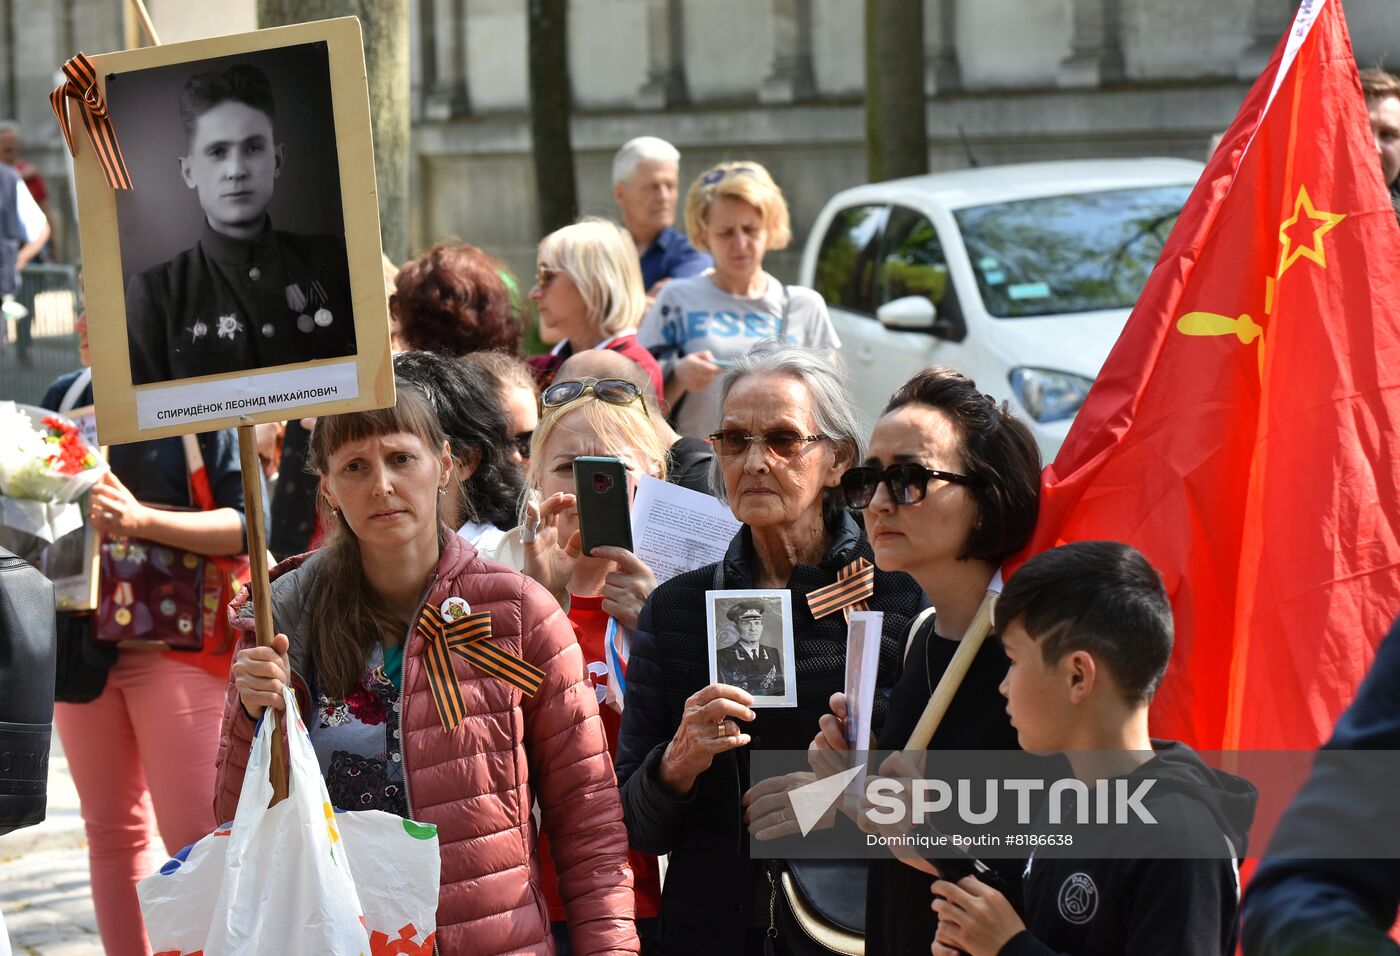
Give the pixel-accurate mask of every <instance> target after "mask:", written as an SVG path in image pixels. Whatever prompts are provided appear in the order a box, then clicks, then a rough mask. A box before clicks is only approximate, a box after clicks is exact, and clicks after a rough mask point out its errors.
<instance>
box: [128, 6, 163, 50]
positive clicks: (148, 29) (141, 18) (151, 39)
mask: <svg viewBox="0 0 1400 956" xmlns="http://www.w3.org/2000/svg"><path fill="white" fill-rule="evenodd" d="M131 8H132V10H133V11H134V12H135V13H136V22H137V23H139V24H140V25H141V32H142V33H144V34H146V42H147V43H149V44H150V45H151V46H160V37H159V36H158V35H157V34H156V25H155V23H153V22H152V21H151V14H150V11H148V10H147V9H146V0H131Z"/></svg>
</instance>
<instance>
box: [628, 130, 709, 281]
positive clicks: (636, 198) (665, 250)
mask: <svg viewBox="0 0 1400 956" xmlns="http://www.w3.org/2000/svg"><path fill="white" fill-rule="evenodd" d="M680 162H681V154H680V153H679V152H678V151H677V150H676V147H674V146H672V145H671V144H670V143H668V142H666V141H665V140H664V139H658V138H656V137H655V136H638V137H637V138H636V139H632V140H628V141H627V142H626V143H624V144H623V146H622V148H621V149H619V150H618V151H617V155H616V156H614V157H613V166H612V178H613V199H615V200H617V207H618V209H619V210H620V211H621V213H622V224H623V225H624V226H626V227H627V232H628V233H629V234H630V235H631V236H632V241H633V242H634V243H636V244H637V255H638V256H640V257H641V263H642V285H643V286H645V287H646V290H647V305H648V306H650V305H651V303H652V302H654V301H655V299H656V294H657V293H658V292H659V291H661V287H662V286H663V285H665V284H666V283H667V282H669V281H670V280H672V279H682V278H685V277H686V276H693V275H699V274H700V273H701V272H704V271H705V270H706V269H708V268H709V267H710V266H712V265H714V260H712V259H711V258H710V257H709V256H707V255H706V254H705V253H703V252H697V251H696V250H695V248H694V247H692V246H691V244H690V240H688V239H687V238H686V237H685V234H684V233H681V232H678V231H677V230H675V229H673V228H671V224H672V223H674V222H675V221H676V199H677V198H678V196H679V194H680Z"/></svg>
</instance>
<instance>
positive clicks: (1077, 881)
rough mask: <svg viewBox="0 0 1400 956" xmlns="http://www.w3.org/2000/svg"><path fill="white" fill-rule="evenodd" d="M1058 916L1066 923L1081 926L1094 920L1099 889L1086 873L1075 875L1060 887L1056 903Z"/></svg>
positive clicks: (1097, 906) (1097, 907) (1097, 905)
mask: <svg viewBox="0 0 1400 956" xmlns="http://www.w3.org/2000/svg"><path fill="white" fill-rule="evenodd" d="M1056 902H1057V903H1058V904H1059V907H1060V916H1062V917H1063V918H1064V920H1065V922H1067V923H1073V924H1074V925H1075V926H1083V925H1084V924H1085V923H1087V922H1089V920H1091V919H1093V918H1094V914H1095V913H1096V912H1098V909H1099V888H1098V887H1097V886H1095V885H1094V881H1093V880H1092V879H1090V877H1089V874H1088V873H1075V874H1073V875H1071V876H1070V877H1069V878H1068V879H1066V880H1065V882H1064V883H1063V884H1062V885H1061V886H1060V895H1059V898H1058V900H1057V901H1056Z"/></svg>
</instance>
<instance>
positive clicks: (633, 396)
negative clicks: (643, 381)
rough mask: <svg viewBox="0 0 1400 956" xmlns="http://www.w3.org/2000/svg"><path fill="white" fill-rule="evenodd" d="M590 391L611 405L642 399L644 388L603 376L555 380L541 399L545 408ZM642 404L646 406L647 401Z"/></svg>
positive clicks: (563, 403) (567, 402) (565, 403)
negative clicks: (563, 380) (590, 378)
mask: <svg viewBox="0 0 1400 956" xmlns="http://www.w3.org/2000/svg"><path fill="white" fill-rule="evenodd" d="M589 392H592V393H593V397H594V398H597V399H599V400H600V401H604V402H607V403H608V404H609V405H630V404H632V403H633V402H637V401H642V390H641V389H640V388H638V387H637V386H635V385H633V384H632V383H631V382H628V381H625V380H624V379H620V378H601V379H599V380H598V381H596V382H555V383H554V384H553V385H551V386H549V388H547V389H545V390H544V394H543V395H542V396H541V400H542V401H543V402H544V407H545V408H557V407H559V406H560V405H567V404H569V403H570V402H572V401H573V400H574V399H576V398H578V397H579V396H581V395H586V394H588V393H589ZM642 404H643V405H644V406H645V405H646V402H644V401H643V402H642Z"/></svg>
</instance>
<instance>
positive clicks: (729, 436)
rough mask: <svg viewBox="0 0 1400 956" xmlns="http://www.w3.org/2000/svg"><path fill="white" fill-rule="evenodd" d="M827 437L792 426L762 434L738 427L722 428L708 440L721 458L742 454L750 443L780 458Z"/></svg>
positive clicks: (794, 453)
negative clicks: (800, 430) (755, 433)
mask: <svg viewBox="0 0 1400 956" xmlns="http://www.w3.org/2000/svg"><path fill="white" fill-rule="evenodd" d="M825 438H826V436H825V435H804V434H802V433H801V432H799V431H795V430H793V429H791V428H775V429H773V430H772V431H771V432H764V433H763V434H762V435H750V434H749V433H748V432H745V431H740V430H739V429H737V428H721V429H720V430H719V431H717V432H715V433H714V434H713V435H711V436H710V437H709V438H708V439H706V440H707V441H708V442H709V443H710V444H711V445H712V446H714V449H715V452H716V454H718V455H719V456H720V457H721V458H729V457H731V456H733V455H742V454H744V453H746V452H747V451H748V450H749V446H750V445H758V446H759V447H760V448H767V449H768V450H769V451H771V452H772V453H773V454H775V455H777V456H778V457H779V458H791V457H792V456H794V455H796V454H797V453H798V452H800V451H802V449H803V448H804V447H805V446H806V445H807V444H808V443H809V442H814V441H822V440H823V439H825Z"/></svg>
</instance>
